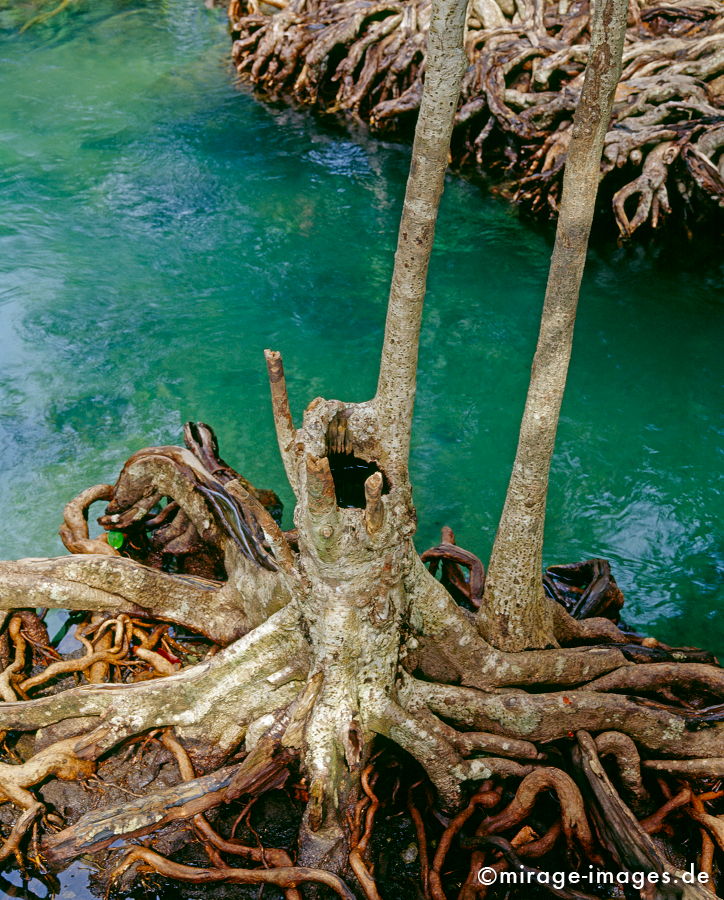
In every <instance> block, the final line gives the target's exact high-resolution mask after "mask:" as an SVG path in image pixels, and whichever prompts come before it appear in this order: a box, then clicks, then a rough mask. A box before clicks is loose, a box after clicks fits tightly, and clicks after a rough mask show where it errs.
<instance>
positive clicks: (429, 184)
mask: <svg viewBox="0 0 724 900" xmlns="http://www.w3.org/2000/svg"><path fill="white" fill-rule="evenodd" d="M466 12H467V2H466V0H436V2H434V3H433V10H432V17H431V21H430V31H429V35H428V49H427V62H426V73H427V74H426V79H425V89H424V93H423V97H422V105H421V107H420V114H419V117H418V120H417V127H416V129H415V143H414V146H413V148H412V161H411V165H410V174H409V177H408V179H407V189H406V191H405V201H404V206H403V209H402V218H401V220H400V231H399V236H398V241H397V252H396V253H395V267H394V271H393V274H392V283H391V285H390V297H389V304H388V307H387V322H386V325H385V340H384V346H383V348H382V359H381V362H380V375H379V381H378V385H377V396H376V398H375V405H376V408H377V412H378V416H379V420H380V426H381V431H382V434H384V436H385V443H386V445H387V446H388V447H389V451H390V458H391V459H392V460H394V462H395V467H396V466H397V465H402V466H404V467H406V466H407V458H408V453H409V447H410V431H411V427H412V411H413V406H414V403H415V386H416V378H417V355H418V342H419V336H420V322H421V319H422V306H423V302H424V299H425V285H426V281H427V268H428V264H429V261H430V254H431V252H432V244H433V238H434V236H435V221H436V219H437V211H438V207H439V205H440V197H441V196H442V191H443V185H444V179H445V170H446V169H447V164H448V156H449V153H450V137H451V135H452V129H453V122H454V118H455V112H456V109H457V104H458V98H459V96H460V82H461V80H462V76H463V74H464V72H465V69H466V68H467V56H466V55H465V50H464V46H463V38H464V34H465V17H466Z"/></svg>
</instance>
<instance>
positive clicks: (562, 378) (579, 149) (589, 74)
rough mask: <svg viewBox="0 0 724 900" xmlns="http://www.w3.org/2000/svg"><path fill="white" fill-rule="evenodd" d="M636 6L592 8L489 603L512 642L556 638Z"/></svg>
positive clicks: (486, 617)
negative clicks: (606, 146)
mask: <svg viewBox="0 0 724 900" xmlns="http://www.w3.org/2000/svg"><path fill="white" fill-rule="evenodd" d="M627 9H628V4H627V0H599V2H597V3H596V4H595V5H594V8H593V22H592V37H591V54H590V57H589V60H588V65H587V67H586V73H585V80H584V85H583V92H582V94H581V99H580V101H579V104H578V108H577V110H576V114H575V118H574V124H573V136H572V139H571V144H570V148H569V151H568V158H567V161H566V168H565V175H564V179H563V197H562V200H561V209H560V214H559V217H558V227H557V229H556V240H555V247H554V249H553V255H552V257H551V267H550V272H549V275H548V285H547V288H546V296H545V303H544V306H543V315H542V318H541V328H540V334H539V336H538V345H537V347H536V352H535V357H534V359H533V368H532V371H531V378H530V385H529V388H528V397H527V400H526V404H525V411H524V413H523V420H522V422H521V427H520V436H519V439H518V449H517V452H516V455H515V462H514V464H513V472H512V475H511V478H510V483H509V485H508V492H507V495H506V498H505V505H504V507H503V513H502V516H501V519H500V524H499V526H498V533H497V535H496V537H495V543H494V545H493V552H492V556H491V559H490V568H489V571H488V577H487V581H486V586H485V594H484V598H483V604H482V607H481V611H480V625H481V629H482V631H483V633H484V634H485V635H486V637H487V638H488V639H489V640H490V641H491V642H492V643H493V644H495V645H496V646H497V647H500V648H502V649H505V650H522V649H524V648H526V647H545V646H548V645H550V644H552V643H553V623H552V621H551V619H550V616H549V614H548V611H547V601H546V599H545V597H544V595H543V586H542V582H541V569H542V557H543V527H544V523H545V509H546V496H547V493H548V477H549V472H550V465H551V458H552V456H553V448H554V445H555V439H556V430H557V427H558V418H559V413H560V408H561V401H562V400H563V392H564V389H565V386H566V375H567V373H568V364H569V361H570V358H571V344H572V341H573V327H574V323H575V319H576V307H577V304H578V293H579V289H580V285H581V277H582V275H583V267H584V264H585V261H586V250H587V247H588V238H589V234H590V231H591V222H592V219H593V212H594V207H595V203H596V194H597V192H598V182H599V178H600V161H601V152H602V149H603V141H604V138H605V136H606V130H607V128H608V124H609V121H610V118H611V108H612V106H613V96H614V93H615V90H616V85H617V84H618V79H619V77H620V74H621V56H622V52H623V43H624V36H625V32H626V14H627Z"/></svg>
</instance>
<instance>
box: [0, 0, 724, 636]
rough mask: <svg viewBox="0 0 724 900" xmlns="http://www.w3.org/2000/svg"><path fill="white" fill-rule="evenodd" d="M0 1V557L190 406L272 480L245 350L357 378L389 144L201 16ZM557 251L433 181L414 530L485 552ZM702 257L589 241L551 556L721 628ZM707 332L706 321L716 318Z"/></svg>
mask: <svg viewBox="0 0 724 900" xmlns="http://www.w3.org/2000/svg"><path fill="white" fill-rule="evenodd" d="M30 13H31V7H30V6H25V7H19V8H18V7H14V8H13V9H12V10H7V9H6V10H4V11H2V12H1V13H0V25H4V26H6V28H5V30H4V31H3V32H2V35H1V40H0V57H1V59H0V63H1V65H2V73H3V74H2V76H1V77H2V88H1V90H2V98H3V99H2V102H1V104H0V132H1V133H2V138H3V141H2V150H1V151H0V152H1V153H2V157H1V161H2V168H1V175H0V177H1V179H2V191H1V192H0V268H1V271H2V281H1V283H0V458H1V459H2V467H1V471H0V506H1V508H2V510H3V516H2V524H1V525H0V557H16V556H24V555H44V554H55V553H57V552H61V545H60V542H59V540H58V538H57V537H56V529H57V526H58V523H59V518H60V512H61V509H62V506H63V504H64V503H65V502H66V501H67V500H68V499H69V498H70V497H72V496H73V495H74V494H75V493H76V492H77V491H79V490H80V489H82V488H83V487H85V486H87V485H89V484H93V483H96V482H99V481H113V480H114V479H115V477H116V474H117V472H118V470H119V468H120V466H121V464H122V463H123V461H124V460H125V459H126V457H127V456H128V455H129V454H131V453H132V452H134V451H135V450H137V449H138V448H140V447H142V446H144V445H149V444H154V443H169V442H170V443H177V442H179V440H180V429H181V426H182V423H183V422H184V421H185V420H186V419H188V418H194V419H201V420H205V421H208V422H210V423H211V424H213V425H214V427H215V428H216V429H217V431H218V434H219V438H220V443H221V448H222V452H223V454H224V456H226V457H227V458H228V459H229V460H230V461H232V462H233V463H234V464H235V465H236V466H237V467H238V468H240V469H241V470H242V471H243V472H244V473H245V474H246V475H247V476H248V477H249V478H250V479H251V480H252V481H254V482H255V483H256V484H258V485H260V486H273V487H275V488H276V489H277V490H278V491H279V493H280V494H282V496H283V498H284V500H285V501H286V502H287V504H288V506H287V510H288V512H290V511H291V510H290V506H289V504H290V501H291V495H290V492H289V490H288V488H287V487H286V485H285V482H284V477H283V472H282V467H281V464H280V462H279V460H278V457H277V453H276V449H275V440H274V436H273V432H272V424H271V417H270V412H269V405H268V399H267V396H268V395H267V385H266V381H265V375H264V365H263V359H262V350H263V348H264V347H266V346H271V347H274V348H277V349H280V350H282V351H283V352H284V355H285V361H286V367H287V371H288V374H289V381H290V391H291V396H292V402H293V405H294V407H295V408H296V410H297V412H298V413H300V412H301V410H302V409H303V407H304V405H306V403H307V402H308V401H309V400H310V399H311V398H312V397H314V396H315V395H318V394H322V395H324V396H336V397H341V398H344V399H352V400H355V399H363V398H365V397H367V396H369V395H370V394H371V393H372V391H373V387H374V383H375V367H376V362H377V354H378V352H379V346H380V341H381V332H382V326H383V320H384V304H385V294H386V286H387V282H388V278H389V274H390V269H391V263H392V251H393V247H394V240H395V232H396V224H397V217H398V213H399V206H400V201H401V197H402V192H403V187H404V179H405V175H406V168H407V164H408V154H409V150H408V148H406V147H404V146H399V145H385V144H381V143H373V142H369V141H367V140H365V139H363V138H360V139H359V140H355V139H353V138H350V136H349V135H347V134H345V133H344V132H342V131H341V130H338V129H337V128H336V127H335V126H333V125H325V124H323V123H319V122H315V121H314V120H313V119H311V118H309V117H307V116H305V115H302V114H300V113H298V112H295V111H290V110H286V109H282V108H276V109H275V108H269V107H267V106H263V105H261V104H259V103H258V102H256V101H255V100H254V99H253V98H252V97H250V96H247V95H246V94H244V93H240V92H239V91H238V90H237V89H236V88H235V87H234V84H233V79H232V75H231V72H230V69H229V67H228V64H227V55H228V41H227V35H226V33H225V30H224V16H223V13H221V12H219V11H215V10H207V9H204V8H203V7H201V6H200V4H199V3H198V2H197V0H166V2H159V3H155V2H149V3H145V4H139V3H138V2H121V0H117V2H113V0H101V2H99V3H95V4H93V5H92V6H91V5H90V4H88V3H86V2H84V0H76V3H75V5H74V6H72V7H71V8H70V10H69V11H68V12H64V13H62V14H61V15H59V16H57V17H56V18H54V19H53V20H51V21H50V22H49V23H47V24H46V25H40V26H37V27H35V28H33V29H30V30H29V31H27V32H25V33H24V34H22V35H19V34H18V33H17V28H16V26H17V24H18V22H19V21H21V20H22V19H23V18H24V17H27V16H29V15H30ZM549 249H550V247H549V243H548V240H547V238H546V237H545V236H544V235H541V234H540V233H538V232H536V231H535V230H533V229H530V228H528V227H526V226H525V225H524V224H522V223H520V222H519V221H518V220H517V219H516V218H515V216H513V215H512V214H511V212H510V211H509V209H508V208H507V207H506V206H504V205H502V204H500V203H498V202H497V201H494V200H492V199H486V198H485V197H483V196H482V195H481V194H480V192H479V191H478V190H477V189H476V188H475V187H474V186H472V185H470V184H468V183H465V182H464V181H461V180H453V179H451V180H450V181H449V183H448V187H447V191H446V195H445V198H444V203H443V209H442V215H441V223H440V228H439V237H438V242H437V247H436V252H435V258H434V260H433V264H432V268H431V276H430V292H429V300H428V306H427V312H426V318H425V325H424V334H423V341H422V353H421V372H420V388H419V400H418V407H417V418H416V433H415V450H414V456H413V461H412V469H413V476H414V483H415V485H416V499H417V504H418V511H419V518H420V523H421V526H420V532H419V543H420V546H429V545H430V544H431V543H432V542H435V541H436V540H437V535H438V529H439V527H440V526H441V525H442V524H450V525H452V526H453V527H454V528H455V530H456V531H457V532H458V535H459V540H460V542H461V544H463V545H464V546H467V547H470V548H471V549H474V550H475V551H477V552H478V553H479V554H480V555H481V556H482V557H483V558H486V556H487V554H488V552H489V548H490V545H491V542H492V537H493V532H494V528H495V523H496V519H497V516H498V514H499V511H500V507H501V504H502V499H503V495H504V490H505V484H506V480H507V476H508V472H509V468H510V464H511V460H512V456H513V452H514V449H515V441H516V436H517V426H518V420H519V416H520V412H521V409H522V405H523V400H524V392H525V387H526V383H527V377H528V368H529V364H530V358H531V353H532V349H533V345H534V340H535V335H536V331H537V321H538V316H539V311H540V305H541V298H542V294H543V289H544V283H545V276H546V270H547V262H548V255H549ZM723 281H724V279H722V272H721V269H717V267H716V265H715V264H714V261H710V262H709V263H706V262H705V263H704V264H697V265H693V264H691V265H689V264H687V262H686V260H682V259H678V260H677V259H673V260H672V259H671V258H667V257H666V256H665V255H664V256H663V257H662V258H660V259H659V260H658V261H654V260H653V259H652V258H651V257H650V256H649V255H647V254H646V253H643V252H641V251H637V252H632V253H629V254H626V253H623V252H622V251H615V252H610V253H608V254H607V255H606V256H605V257H603V256H601V255H598V254H596V253H594V254H592V259H591V263H590V266H589V269H588V272H587V276H586V280H585V287H584V291H583V297H582V303H581V312H580V316H579V323H578V326H577V329H578V330H577V336H576V344H575V352H574V358H573V363H572V367H571V374H570V381H569V391H568V394H567V397H566V400H565V404H564V409H563V418H562V422H561V428H560V434H559V440H558V445H557V453H556V458H555V463H554V470H553V478H552V487H551V497H550V515H549V520H548V529H547V535H546V560H547V562H561V561H574V560H578V559H583V558H585V557H589V556H592V555H600V556H606V557H609V558H610V559H611V560H612V561H613V564H614V571H615V574H616V576H617V578H618V580H619V582H620V583H621V585H622V587H623V588H624V591H625V593H626V597H627V610H628V618H629V619H630V620H631V621H632V622H633V623H635V624H636V625H639V626H641V627H646V628H649V629H651V630H653V631H655V632H656V633H657V634H658V635H660V636H662V637H664V638H666V639H671V640H676V641H678V642H684V643H687V642H690V643H694V644H706V645H707V646H709V647H711V648H712V649H715V650H719V651H721V650H724V625H723V624H722V616H721V611H722V608H723V606H724V600H723V599H722V597H721V595H717V594H716V573H717V565H718V563H719V562H720V560H721V558H722V554H721V548H720V546H719V545H718V543H717V536H716V521H715V517H716V512H717V505H718V491H717V481H716V479H715V476H714V474H713V473H714V472H715V471H716V469H715V467H716V463H717V451H718V450H720V448H721V445H720V444H719V443H718V442H717V441H718V435H717V425H718V419H717V412H718V409H720V408H721V404H720V402H719V401H720V398H721V395H720V394H718V393H717V391H718V387H719V382H720V378H719V376H720V375H721V373H720V372H717V371H716V369H717V360H718V353H717V351H718V349H719V346H720V344H719V341H720V335H721V328H720V325H721V315H720V307H717V302H718V301H719V300H720V296H719V297H718V296H717V295H718V294H719V295H720V293H721V286H722V283H723ZM718 326H719V327H718Z"/></svg>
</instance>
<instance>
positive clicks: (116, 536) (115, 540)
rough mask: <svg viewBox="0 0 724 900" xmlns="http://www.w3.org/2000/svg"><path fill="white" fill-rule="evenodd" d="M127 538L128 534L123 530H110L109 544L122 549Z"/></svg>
mask: <svg viewBox="0 0 724 900" xmlns="http://www.w3.org/2000/svg"><path fill="white" fill-rule="evenodd" d="M125 540H126V536H125V534H124V533H123V532H122V531H109V532H108V544H109V546H111V547H113V549H114V550H120V549H121V547H122V546H123V542H124V541H125Z"/></svg>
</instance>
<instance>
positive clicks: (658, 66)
mask: <svg viewBox="0 0 724 900" xmlns="http://www.w3.org/2000/svg"><path fill="white" fill-rule="evenodd" d="M589 13H590V7H589V2H588V0H573V2H567V0H559V2H553V3H550V2H548V3H545V2H541V3H538V2H536V0H473V2H472V4H471V7H470V13H469V21H468V33H467V39H466V46H467V52H468V57H469V59H470V67H469V69H468V72H467V74H466V76H465V79H464V82H463V90H462V99H461V104H460V109H459V111H458V115H457V124H456V129H455V134H454V138H453V149H452V154H453V163H454V164H455V165H456V166H458V167H460V168H461V170H463V171H467V172H471V173H480V174H483V175H484V176H485V177H486V178H488V179H489V180H490V181H491V183H492V185H493V187H494V189H495V190H497V191H499V192H502V193H504V194H505V195H506V196H507V197H509V198H510V199H511V200H512V201H513V202H515V203H516V204H518V205H519V206H520V207H521V208H522V209H523V210H525V211H527V212H528V213H531V214H533V215H535V216H536V217H539V218H542V219H547V218H554V217H555V215H556V213H557V208H558V201H559V197H560V188H561V176H562V169H563V164H564V162H565V157H566V151H567V146H568V141H569V137H570V127H571V121H572V117H573V111H574V109H575V106H576V103H577V100H578V95H579V92H580V88H581V84H582V79H583V69H584V66H585V61H586V57H587V53H588V41H589ZM429 16H430V2H429V0H411V2H407V3H402V2H397V0H341V2H339V0H337V2H334V0H291V2H289V3H288V4H287V2H286V0H273V3H270V2H268V0H231V4H230V7H229V19H230V23H231V30H232V35H233V38H234V44H233V58H234V62H235V65H236V68H237V70H238V72H239V73H240V75H241V76H242V77H243V78H244V79H246V80H249V81H251V82H252V83H253V84H254V85H256V86H257V87H259V88H260V89H263V90H264V91H265V92H267V93H268V94H271V95H273V96H280V97H283V98H285V99H291V100H293V101H296V102H299V103H302V104H306V105H310V106H312V107H314V108H315V109H317V110H321V111H324V112H340V113H343V114H346V115H349V116H352V117H355V118H357V119H361V120H362V121H364V122H365V123H367V124H368V125H369V127H370V128H371V130H372V131H373V133H376V134H380V135H382V134H385V135H397V136H406V135H408V134H410V133H411V131H412V128H413V126H414V120H415V116H416V113H417V109H418V106H419V103H420V97H421V91H422V79H423V77H424V68H425V59H424V54H425V45H426V39H427V38H426V35H427V28H428V23H429ZM723 107H724V21H723V19H722V16H721V6H720V4H718V3H717V2H716V0H681V2H667V3H663V4H662V3H658V2H652V3H643V4H642V3H640V2H639V0H632V5H631V9H630V13H629V28H628V35H627V45H626V48H625V51H624V72H623V76H622V79H621V82H620V84H619V87H618V90H617V93H616V101H615V105H614V113H613V118H612V122H611V126H610V129H609V132H608V136H607V139H606V147H605V151H604V156H603V161H602V185H601V192H600V198H601V199H600V204H601V208H600V211H599V219H600V220H602V221H603V222H605V221H606V220H607V219H608V220H609V224H610V227H611V230H612V231H615V229H616V227H617V229H618V234H619V235H620V236H621V237H622V238H624V239H625V238H628V237H630V236H631V235H632V234H634V232H636V234H637V237H640V236H643V235H645V234H646V233H647V232H650V231H651V229H654V228H660V227H662V226H663V227H665V228H666V229H667V230H668V231H675V232H679V233H680V232H683V233H684V234H687V235H688V236H696V235H697V234H700V233H701V234H703V233H705V231H707V232H708V231H709V230H710V228H711V226H712V223H714V222H717V221H718V222H721V221H722V209H724V154H722V150H723V149H724V108H723Z"/></svg>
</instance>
